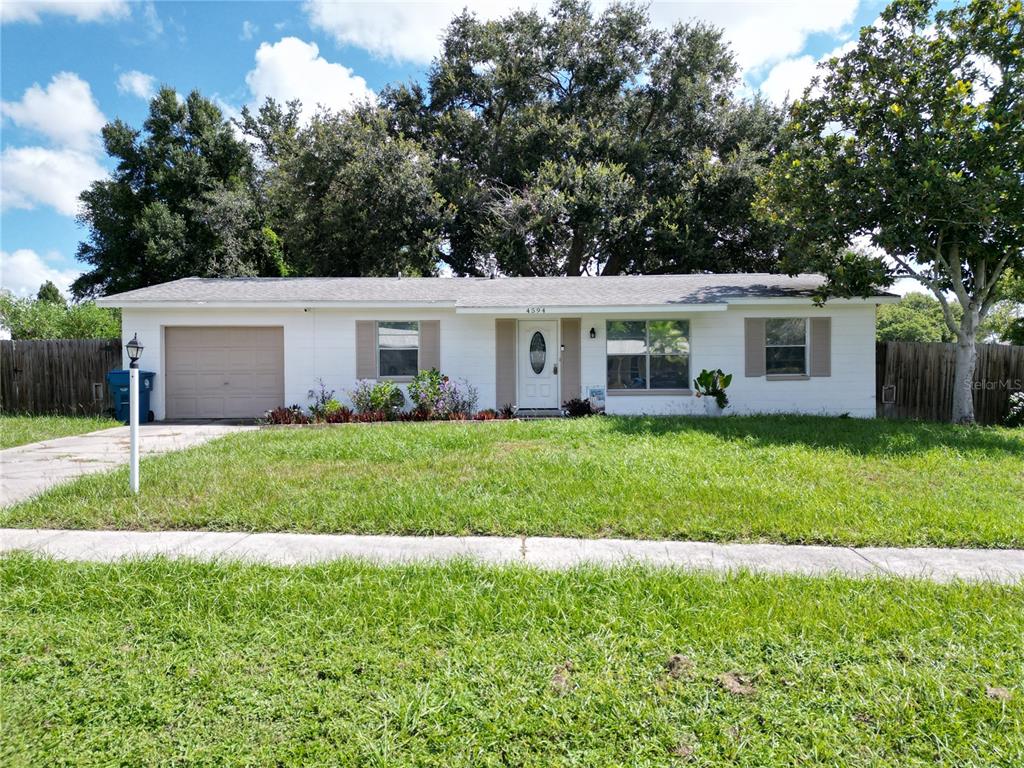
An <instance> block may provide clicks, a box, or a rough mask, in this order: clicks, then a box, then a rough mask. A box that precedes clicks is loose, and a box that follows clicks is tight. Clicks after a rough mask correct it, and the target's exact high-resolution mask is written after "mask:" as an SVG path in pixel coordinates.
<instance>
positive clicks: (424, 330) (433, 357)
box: [420, 320, 441, 371]
mask: <svg viewBox="0 0 1024 768" xmlns="http://www.w3.org/2000/svg"><path fill="white" fill-rule="evenodd" d="M431 368H437V370H441V321H440V320H420V370H421V371H429V370H430V369H431Z"/></svg>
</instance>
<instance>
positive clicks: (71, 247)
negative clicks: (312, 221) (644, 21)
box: [0, 0, 883, 294]
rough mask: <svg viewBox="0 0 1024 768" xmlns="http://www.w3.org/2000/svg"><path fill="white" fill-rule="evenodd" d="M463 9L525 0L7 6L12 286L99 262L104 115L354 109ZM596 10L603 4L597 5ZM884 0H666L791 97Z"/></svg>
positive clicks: (414, 71)
mask: <svg viewBox="0 0 1024 768" xmlns="http://www.w3.org/2000/svg"><path fill="white" fill-rule="evenodd" d="M463 5H465V6H467V7H469V8H470V9H472V10H474V11H476V12H477V13H478V14H479V15H481V16H485V17H493V16H497V15H502V14H503V13H505V12H507V11H508V9H509V8H511V7H513V6H520V7H522V6H527V5H539V6H540V7H544V3H539V4H535V3H525V2H515V0H502V1H501V2H479V3H473V2H466V1H465V0H464V1H463V2H404V3H388V2H374V3H345V2H332V1H331V0H308V1H307V2H184V3H183V2H157V3H151V2H125V1H124V0H96V1H95V2H76V1H75V0H55V1H54V2H21V1H19V0H4V2H3V4H2V5H0V58H2V61H0V67H2V83H0V97H2V101H3V105H2V129H0V130H2V136H0V140H2V158H0V172H2V178H0V187H2V204H3V210H2V214H0V250H2V254H0V258H2V265H0V267H2V272H0V282H2V285H3V287H5V288H8V289H10V290H13V291H14V292H15V293H19V294H25V293H31V292H34V291H35V289H36V288H37V287H38V285H39V284H40V283H41V282H42V281H43V280H45V279H52V280H54V281H55V282H57V284H58V285H59V286H60V287H61V288H66V286H67V285H68V283H69V282H70V281H71V280H72V279H74V277H75V276H76V275H77V274H78V273H79V272H80V271H81V270H82V269H83V265H81V264H79V263H78V262H77V261H76V260H75V258H74V254H75V250H76V248H77V245H78V242H79V241H80V240H81V239H82V237H83V236H84V231H83V230H82V229H81V228H80V227H79V226H78V225H77V224H76V222H75V219H74V213H75V199H76V198H77V195H78V193H79V192H80V191H81V190H82V189H83V188H84V187H85V186H87V185H88V183H89V182H90V181H91V180H92V179H95V178H97V177H99V176H101V175H102V174H103V173H104V172H105V170H106V169H107V168H109V166H110V164H109V162H108V160H107V159H106V157H105V156H104V154H103V152H102V148H101V146H100V143H99V128H100V127H101V126H102V125H103V123H104V121H107V120H112V119H114V118H121V119H122V120H125V121H127V122H128V123H130V124H132V125H135V126H141V123H142V121H143V120H144V119H145V116H146V110H147V102H146V97H147V95H148V94H149V93H151V92H152V89H153V88H154V87H157V86H159V85H160V84H167V85H171V86H173V87H174V88H175V89H177V90H178V91H180V92H183V93H184V92H187V91H190V90H192V89H195V88H198V89H199V90H200V91H201V92H202V93H203V94H204V95H207V96H210V97H213V98H215V99H217V100H218V102H219V103H221V104H222V105H223V107H224V109H225V110H226V111H227V112H229V113H231V112H235V111H237V110H239V109H241V107H242V106H243V105H245V104H254V103H258V102H259V101H262V99H263V98H264V97H266V96H275V97H277V98H279V99H288V98H294V97H299V98H302V99H303V101H304V102H305V103H310V102H314V101H320V102H323V103H326V104H328V105H329V106H332V107H336V108H342V107H344V106H346V105H347V104H350V103H352V101H353V100H357V99H360V98H365V97H367V96H369V97H371V98H372V94H373V93H374V92H376V91H378V90H379V89H380V88H381V87H382V86H383V85H385V84H387V83H389V82H394V81H396V80H409V79H418V78H422V77H423V74H424V72H425V71H426V68H427V66H428V65H429V62H430V59H431V57H432V56H433V54H434V53H435V52H436V50H437V48H438V37H439V35H440V32H441V29H442V28H443V26H444V23H445V21H446V20H447V19H449V18H450V17H451V15H452V14H453V13H454V12H456V11H457V10H458V9H460V8H461V7H462V6H463ZM595 7H600V5H599V4H596V3H595ZM882 7H883V4H882V3H880V2H873V1H868V0H861V1H860V2H858V0H785V1H782V0H780V1H778V2H776V1H775V0H761V1H760V2H756V1H753V2H752V1H750V0H738V1H737V2H717V3H712V2H694V3H690V2H679V3H654V4H652V5H651V10H650V13H651V18H652V21H653V22H654V23H656V24H658V25H659V26H668V25H670V24H672V23H673V22H675V21H678V20H686V19H691V18H700V19H704V20H707V21H710V22H712V23H714V24H717V25H718V26H721V27H723V28H724V30H725V33H726V37H727V38H728V39H729V40H730V42H731V43H732V45H733V49H734V52H735V53H736V56H737V60H738V62H739V63H740V65H741V68H742V71H743V83H742V85H741V90H742V91H743V92H745V93H749V92H753V91H754V90H757V89H761V90H762V91H763V92H764V93H765V94H766V95H767V96H768V97H769V98H772V99H776V100H781V99H782V98H784V96H785V95H786V93H787V92H790V93H798V92H799V91H800V90H801V89H802V87H803V86H804V85H805V84H806V82H807V81H808V80H809V78H810V77H811V74H812V73H813V71H814V66H815V64H816V63H817V61H818V60H819V59H821V58H822V57H825V56H828V55H829V54H831V53H833V52H835V51H837V50H840V49H841V48H842V46H844V44H846V45H848V44H849V42H850V41H851V40H852V39H854V38H855V37H856V33H857V30H858V29H859V28H860V27H861V26H862V25H864V24H870V23H871V22H872V21H873V20H874V19H875V18H877V16H878V14H879V12H880V10H881V8H882Z"/></svg>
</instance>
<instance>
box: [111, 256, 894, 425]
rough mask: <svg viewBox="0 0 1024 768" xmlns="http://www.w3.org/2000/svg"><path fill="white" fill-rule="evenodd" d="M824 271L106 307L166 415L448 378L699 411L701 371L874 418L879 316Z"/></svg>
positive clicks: (503, 392) (456, 285)
mask: <svg viewBox="0 0 1024 768" xmlns="http://www.w3.org/2000/svg"><path fill="white" fill-rule="evenodd" d="M822 279H823V278H822V277H821V276H819V275H799V276H795V277H787V276H783V275H768V274H729V275H708V274H701V275H657V276H654V275H649V276H616V277H497V278H468V277H467V278H416V277H395V278H228V279H214V278H186V279H183V280H176V281H174V282H169V283H164V284H162V285H154V286H151V287H149V288H141V289H139V290H134V291H128V292H125V293H119V294H116V295H113V296H108V297H106V298H103V299H101V300H100V301H99V302H98V303H99V304H100V305H101V306H107V307H120V308H121V310H122V315H121V317H122V321H121V322H122V333H123V336H124V338H126V339H129V338H131V337H132V336H133V335H134V334H138V337H139V340H140V341H141V342H142V343H143V345H144V346H145V351H144V353H143V356H142V360H141V366H142V368H143V369H146V370H150V371H154V372H155V373H156V379H155V383H154V389H153V392H152V395H151V407H152V409H153V411H154V413H155V416H156V418H157V419H187V418H218V417H228V418H240V417H255V416H260V415H262V414H263V413H264V412H265V411H267V410H268V409H271V408H274V407H277V406H280V405H291V404H293V403H297V404H300V405H307V404H308V402H309V398H308V393H309V391H310V390H311V389H313V388H315V387H316V386H317V383H318V380H320V379H322V380H323V381H324V382H325V384H326V385H327V387H328V388H329V389H335V390H337V392H338V394H339V396H341V395H342V394H343V393H344V392H345V391H346V390H348V389H349V388H351V387H352V386H353V385H354V384H355V382H356V381H357V380H360V379H392V380H394V381H396V382H406V381H408V380H409V378H410V377H411V376H412V375H414V374H415V373H416V372H417V371H419V370H423V369H430V368H438V369H439V370H441V371H442V372H443V373H445V374H447V375H448V376H450V377H451V378H453V379H465V380H466V381H468V382H469V383H470V384H471V385H473V386H474V387H476V389H477V390H478V392H479V398H480V399H479V407H480V408H501V407H502V406H504V405H506V404H511V405H513V406H516V407H518V408H521V409H539V410H544V409H557V408H559V407H560V406H561V404H562V403H563V402H565V401H566V400H569V399H571V398H577V397H578V398H587V397H590V398H593V399H594V400H596V401H598V402H602V403H603V404H604V407H605V409H606V410H607V412H608V413H613V414H639V413H645V414H686V413H701V412H703V407H702V405H701V403H700V402H699V400H698V399H697V398H695V397H693V396H692V395H693V393H692V382H693V379H694V378H695V377H696V375H697V374H698V373H699V372H700V371H701V369H703V368H708V369H715V368H721V369H722V370H723V371H725V372H726V373H732V374H734V379H733V383H732V386H731V387H730V389H729V397H730V400H731V405H732V411H733V412H736V413H767V412H790V413H823V414H842V413H848V414H850V415H851V416H860V417H872V416H874V415H875V309H876V306H877V305H878V304H879V303H882V302H887V301H891V300H894V299H895V297H892V296H889V295H887V294H880V295H878V296H873V297H870V298H866V299H860V298H856V299H831V300H829V301H828V302H827V303H826V304H825V305H823V306H816V305H815V303H814V301H813V299H812V295H813V292H814V290H815V289H816V288H818V287H819V286H820V285H821V283H822Z"/></svg>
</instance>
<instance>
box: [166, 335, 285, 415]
mask: <svg viewBox="0 0 1024 768" xmlns="http://www.w3.org/2000/svg"><path fill="white" fill-rule="evenodd" d="M164 370H165V372H166V377H165V381H166V384H167V394H166V406H167V418H168V419H216V418H229V419H231V418H253V417H256V416H262V415H263V414H264V413H265V412H266V411H268V410H270V409H271V408H276V407H278V406H279V405H284V332H283V330H282V329H281V328H280V327H277V328H234V327H232V328H212V327H211V328H165V329H164Z"/></svg>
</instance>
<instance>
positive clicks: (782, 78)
mask: <svg viewBox="0 0 1024 768" xmlns="http://www.w3.org/2000/svg"><path fill="white" fill-rule="evenodd" d="M856 46H857V41H855V40H851V41H850V42H848V43H844V44H843V45H841V46H839V47H838V48H836V49H835V50H834V51H832V52H830V53H827V54H825V55H824V56H822V57H821V58H820V59H815V58H814V57H813V56H799V57H797V58H794V59H786V60H785V61H780V62H779V63H778V64H776V65H775V66H774V67H772V68H771V71H770V72H769V73H768V76H767V77H765V79H764V80H762V81H761V85H760V86H758V87H759V89H760V91H761V93H762V94H764V95H765V97H767V98H768V99H769V100H770V101H774V102H775V103H777V104H781V103H782V102H783V101H785V100H786V98H787V97H788V98H789V100H790V101H791V102H792V101H794V100H796V99H798V98H800V97H801V96H803V93H804V89H805V88H806V87H807V86H808V85H810V83H811V79H812V78H813V77H814V75H815V73H816V72H817V70H818V65H819V64H822V63H823V62H826V61H828V60H829V59H831V58H832V57H833V56H843V55H844V54H846V53H849V52H850V51H852V50H853V49H854V48H855V47H856Z"/></svg>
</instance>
